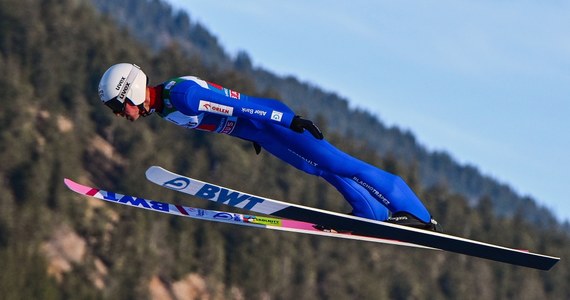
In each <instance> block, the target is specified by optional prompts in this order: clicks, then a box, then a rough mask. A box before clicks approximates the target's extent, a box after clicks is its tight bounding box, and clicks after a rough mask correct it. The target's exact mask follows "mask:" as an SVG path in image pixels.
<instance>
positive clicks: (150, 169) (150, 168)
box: [145, 166, 164, 178]
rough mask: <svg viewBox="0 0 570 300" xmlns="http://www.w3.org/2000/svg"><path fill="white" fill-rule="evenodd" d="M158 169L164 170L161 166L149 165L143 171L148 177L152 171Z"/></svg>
mask: <svg viewBox="0 0 570 300" xmlns="http://www.w3.org/2000/svg"><path fill="white" fill-rule="evenodd" d="M158 170H164V169H163V168H162V167H159V166H150V167H149V168H148V169H146V172H145V175H146V178H149V177H150V176H151V174H152V173H153V172H155V171H158Z"/></svg>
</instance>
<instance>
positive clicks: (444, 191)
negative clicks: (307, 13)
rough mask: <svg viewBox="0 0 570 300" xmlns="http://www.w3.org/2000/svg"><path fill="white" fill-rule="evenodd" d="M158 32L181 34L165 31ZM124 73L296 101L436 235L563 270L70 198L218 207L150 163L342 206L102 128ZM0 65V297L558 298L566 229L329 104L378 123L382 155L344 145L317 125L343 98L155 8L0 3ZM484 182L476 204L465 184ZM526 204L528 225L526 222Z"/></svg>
mask: <svg viewBox="0 0 570 300" xmlns="http://www.w3.org/2000/svg"><path fill="white" fill-rule="evenodd" d="M111 2H115V3H117V5H119V6H122V7H124V8H129V7H130V6H129V5H135V6H134V7H136V14H134V15H140V16H145V17H146V18H147V19H146V20H147V24H148V23H150V24H151V25H150V26H151V27H154V28H155V29H156V30H163V32H166V33H168V32H170V35H169V34H166V33H164V34H157V32H149V31H145V30H142V31H140V32H141V33H144V36H140V35H135V34H131V32H130V31H129V25H128V24H124V23H121V22H119V21H115V17H113V16H112V15H111V14H110V11H113V12H115V13H117V12H120V11H121V10H119V9H112V6H109V5H110V4H109V3H111ZM105 5H107V6H105ZM105 7H107V10H105V9H103V8H105ZM136 20H137V19H136V18H133V19H132V21H136ZM138 22H142V21H141V19H138ZM141 26H142V25H141ZM173 28H186V29H185V31H184V30H182V31H181V33H178V36H174V35H173V34H172V32H174V31H173ZM151 37H155V38H157V37H159V39H160V40H161V42H163V43H162V44H161V45H162V46H158V43H157V44H156V45H157V47H149V46H148V40H146V41H145V38H146V39H148V38H151ZM184 39H185V40H184ZM179 40H180V41H179ZM208 47H210V48H212V47H213V48H216V49H218V50H217V51H205V50H204V49H207V48H208ZM122 61H129V62H136V63H137V64H138V65H140V66H141V67H142V68H143V70H145V72H146V73H147V74H148V75H149V77H150V79H151V83H152V84H158V83H160V82H161V81H163V80H166V79H168V78H170V77H173V76H178V75H195V76H199V77H201V78H204V79H207V80H208V81H212V82H216V83H218V84H220V85H223V86H226V87H228V88H231V89H233V90H237V91H240V92H242V93H244V94H249V95H256V96H260V97H272V98H278V99H282V100H283V101H285V102H287V103H288V104H290V105H291V106H292V107H294V108H295V109H296V110H298V111H303V112H307V113H308V112H309V111H312V110H313V109H311V107H310V106H306V107H303V106H301V105H300V104H299V103H297V102H295V101H298V99H299V98H303V100H304V102H303V103H305V105H315V107H319V109H318V111H319V112H320V114H318V115H310V113H309V115H310V116H311V117H313V118H314V119H315V120H316V121H317V122H318V124H319V125H320V127H321V129H323V131H324V132H325V135H326V137H327V139H328V140H329V141H330V142H331V143H333V144H335V145H337V146H339V148H341V149H342V150H344V151H346V152H348V153H350V154H352V155H355V156H358V157H359V158H361V159H363V160H365V161H367V162H370V163H371V164H374V165H377V166H379V167H381V168H383V169H384V170H387V171H389V172H392V173H396V174H399V175H400V176H402V177H403V178H404V179H405V180H406V182H408V184H409V185H410V186H411V187H412V188H413V189H414V191H416V193H417V194H418V196H419V197H420V198H421V199H422V200H423V201H424V203H426V206H428V207H429V208H430V210H431V211H432V212H433V214H434V215H436V216H437V217H438V218H437V219H438V221H440V222H441V223H442V224H444V226H445V229H446V231H447V232H448V233H450V234H455V235H460V236H463V237H467V238H473V239H477V240H482V241H487V242H492V243H498V244H501V245H505V246H510V247H514V248H522V249H530V250H532V251H536V252H541V253H547V254H551V255H556V256H560V257H562V262H560V263H559V264H558V265H557V266H555V267H554V268H553V269H552V270H550V271H548V272H544V271H536V270H530V269H526V268H520V267H513V266H509V265H505V264H499V263H494V262H490V261H486V260H482V259H477V258H470V257H466V256H461V255H455V254H447V253H440V252H430V251H423V250H417V249H406V248H398V247H395V246H388V245H376V244H370V243H364V242H356V241H341V240H337V239H329V238H324V237H311V236H305V235H300V234H293V233H280V232H267V231H263V230H260V229H255V228H236V227H234V226H232V225H226V224H214V223H209V222H204V221H198V220H188V219H183V218H177V217H171V216H165V215H160V214H156V213H152V212H146V211H140V210H135V209H132V208H129V207H123V206H119V205H113V204H108V203H102V204H101V203H97V202H95V200H90V199H87V198H85V197H81V196H78V195H75V194H73V193H72V192H70V191H69V190H67V189H66V188H65V186H64V184H63V178H65V177H68V178H72V179H75V180H77V181H79V182H81V183H84V184H89V185H92V186H97V187H100V188H103V189H108V190H114V191H117V192H121V193H125V194H130V195H135V196H142V197H145V198H150V199H156V200H160V201H164V202H171V203H181V204H185V205H191V206H200V207H204V208H211V209H218V210H219V209H223V208H221V207H218V206H216V205H215V204H208V203H203V202H204V201H201V200H199V199H193V198H191V197H185V196H183V195H181V194H177V193H175V192H172V191H166V190H163V189H160V188H158V187H156V186H154V185H152V184H150V183H148V182H147V181H146V180H145V177H144V171H145V170H146V168H147V167H148V166H151V165H160V166H163V167H165V168H169V169H171V170H173V171H176V172H179V173H182V174H187V175H189V176H192V177H195V178H200V179H202V180H205V181H210V182H214V183H218V184H222V185H224V186H227V187H230V188H234V189H238V190H242V191H247V192H250V193H254V194H258V195H264V196H267V197H271V198H275V199H280V200H284V201H290V202H293V203H299V204H303V205H308V206H314V207H319V208H323V209H328V210H333V211H338V212H348V211H349V207H348V205H347V204H346V203H345V201H344V200H343V199H342V197H341V195H340V194H338V192H337V191H336V190H334V189H333V188H332V187H330V186H329V185H328V184H326V183H325V182H324V181H323V180H321V179H319V178H316V177H312V176H309V175H306V174H303V173H301V172H300V171H298V170H296V169H294V168H291V167H290V166H288V165H285V164H284V163H282V162H280V161H279V160H277V159H275V158H273V157H272V156H270V155H268V154H267V153H264V152H262V154H261V155H259V156H258V155H256V154H255V152H254V150H253V149H252V147H251V144H250V143H248V142H244V141H239V140H236V139H233V138H230V137H228V136H222V135H214V134H208V133H203V132H197V131H191V130H184V129H182V128H179V127H176V126H174V125H172V124H169V123H167V122H164V121H162V120H161V119H160V118H158V117H156V116H150V117H148V118H145V119H142V120H139V121H137V122H135V123H130V122H127V121H126V120H124V119H121V118H118V117H116V116H114V115H113V114H112V113H110V112H109V111H108V109H107V108H106V107H105V106H104V105H101V103H100V100H99V99H98V97H97V85H98V82H99V78H100V76H101V74H102V73H103V72H104V71H105V70H106V69H107V68H108V67H109V66H110V65H112V64H114V63H116V62H122ZM224 62H225V64H224ZM0 68H1V70H2V72H0V93H1V95H2V100H1V101H2V103H3V105H2V108H3V109H2V110H0V124H1V125H0V126H1V131H0V148H1V151H0V153H1V154H0V162H1V163H0V175H1V177H0V178H1V184H2V188H3V193H2V196H1V197H0V201H1V207H2V209H0V265H1V266H2V267H3V272H2V275H1V276H0V295H2V297H3V298H4V299H67V298H71V299H101V298H104V299H107V298H109V299H131V298H136V299H147V298H154V299H188V298H190V299H191V298H200V299H205V298H208V299H244V298H246V297H247V298H255V299H258V298H261V299H291V298H297V299H316V298H317V299H333V298H334V299H457V298H462V299H475V298H477V299H570V288H569V287H568V285H567V283H568V282H570V267H569V265H568V264H567V263H566V262H565V260H566V259H567V258H568V257H570V255H569V254H570V246H569V245H570V243H569V241H570V237H569V234H568V227H567V224H559V223H558V222H556V221H555V220H554V218H552V214H550V213H549V212H547V211H546V212H545V211H544V209H543V208H540V207H539V206H538V205H537V204H536V203H535V202H534V201H533V200H532V199H528V198H525V197H520V196H518V195H516V193H514V192H513V191H512V190H511V189H510V188H509V187H508V186H505V185H503V184H500V183H497V182H493V180H492V179H490V178H486V177H484V176H481V175H480V174H477V170H476V169H475V168H473V167H469V166H458V165H457V164H456V163H454V162H453V160H452V159H451V158H450V157H449V155H447V154H445V153H428V152H427V151H426V150H424V149H422V148H421V147H419V146H418V145H417V143H416V142H415V139H414V137H413V134H412V133H409V132H403V131H401V130H399V129H398V128H387V127H386V126H384V125H382V124H381V122H379V121H378V120H376V119H375V118H374V117H373V116H372V115H370V114H368V113H366V112H363V111H350V110H348V109H347V108H346V107H345V110H344V111H345V112H344V113H342V115H343V117H342V119H344V120H349V119H350V118H352V117H353V116H354V114H356V115H358V116H361V117H360V119H361V120H363V121H370V122H376V125H375V126H377V128H378V130H383V133H385V134H384V135H381V136H382V139H386V140H385V141H386V143H385V144H384V145H385V146H384V148H380V149H379V148H378V147H376V146H375V145H374V144H373V143H372V142H370V141H367V140H363V139H361V136H358V135H357V134H350V132H349V129H348V127H346V126H344V127H343V125H342V122H340V123H339V124H332V123H331V122H330V121H328V120H330V110H327V109H325V107H324V106H327V107H329V108H334V109H336V110H337V113H338V111H339V109H340V108H342V107H343V106H346V100H344V101H343V100H342V99H340V98H339V96H338V95H334V94H331V93H327V92H324V91H322V90H320V89H318V88H317V87H316V86H312V85H309V84H306V83H302V82H299V80H297V79H295V78H280V79H279V78H277V77H276V76H274V75H271V74H270V73H269V72H267V71H264V70H261V69H257V68H255V67H253V66H252V65H251V62H250V59H249V58H248V57H247V55H246V54H241V55H239V56H238V57H236V58H234V59H232V58H230V57H228V56H227V55H226V54H225V53H224V51H223V49H222V48H220V46H219V45H218V43H217V42H216V39H215V37H213V36H212V35H211V34H209V33H208V31H207V29H206V28H204V27H203V26H201V25H199V24H197V23H193V22H192V21H191V19H190V17H189V16H188V15H185V14H181V13H177V12H175V11H173V9H172V8H170V7H169V6H168V5H167V4H166V3H164V2H162V1H158V0H145V1H127V0H125V1H101V0H93V1H87V0H58V1H56V0H0ZM278 79H279V80H280V81H275V80H278ZM286 91H288V93H285V92H286ZM303 91H304V92H303ZM295 99H297V100H295ZM307 103H309V104H307ZM351 114H353V115H351ZM386 145H388V146H386ZM463 172H465V173H463ZM465 174H468V175H473V176H474V177H469V176H467V175H465ZM477 176H479V177H477ZM442 178H444V179H445V180H442ZM458 181H464V182H463V183H462V184H459V183H457V182H458ZM483 185H484V186H485V188H484V190H486V191H488V192H485V193H481V194H476V193H472V192H470V190H469V189H467V188H465V186H471V187H474V189H477V188H481V187H482V186H483ZM461 186H463V188H462V187H461ZM490 191H494V192H493V193H491V192H490ZM510 200H512V202H510ZM506 208H509V209H508V210H507V209H506ZM527 209H534V210H536V211H537V212H536V214H535V215H534V216H536V217H535V218H528V217H527V216H528V215H529V214H528V211H526V210H527ZM239 212H243V211H239ZM540 213H545V214H546V217H545V218H540V217H539V216H541V214H540ZM542 216H544V214H543V215H542ZM184 297H186V298H184Z"/></svg>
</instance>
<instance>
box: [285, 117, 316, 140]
mask: <svg viewBox="0 0 570 300" xmlns="http://www.w3.org/2000/svg"><path fill="white" fill-rule="evenodd" d="M289 128H291V129H292V130H293V131H295V132H299V133H303V132H304V131H305V129H306V130H308V131H309V132H310V133H311V134H312V135H313V136H314V137H315V138H316V139H319V140H322V139H323V137H324V136H323V133H322V132H321V130H320V129H319V127H317V125H315V124H314V123H313V122H312V121H310V120H306V119H303V118H301V116H295V118H293V122H291V126H290V127H289Z"/></svg>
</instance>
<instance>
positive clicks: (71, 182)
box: [63, 178, 75, 188]
mask: <svg viewBox="0 0 570 300" xmlns="http://www.w3.org/2000/svg"><path fill="white" fill-rule="evenodd" d="M63 183H65V185H66V186H67V187H68V188H71V186H72V185H73V184H74V183H75V182H74V181H73V180H71V179H69V178H63Z"/></svg>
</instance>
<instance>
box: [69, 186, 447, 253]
mask: <svg viewBox="0 0 570 300" xmlns="http://www.w3.org/2000/svg"><path fill="white" fill-rule="evenodd" d="M64 183H65V185H66V186H67V187H68V188H69V189H70V190H72V191H74V192H76V193H78V194H81V195H84V196H90V197H94V198H97V199H100V200H104V201H108V202H113V203H118V204H122V205H127V206H131V207H135V208H140V209H146V210H151V211H155V212H159V213H164V214H170V215H175V216H180V217H186V218H191V219H198V220H207V221H213V222H221V223H229V224H235V225H241V226H249V227H257V228H264V229H271V230H279V231H286V232H296V233H304V234H311V235H318V236H328V237H336V238H342V239H349V240H358V241H366V242H373V243H382V244H389V245H397V246H407V247H416V248H426V249H432V250H438V249H433V248H430V247H425V246H421V245H415V244H411V243H406V242H400V241H395V240H387V239H381V238H376V237H367V236H359V235H354V234H351V233H340V232H328V231H321V230H318V229H315V227H314V226H315V224H311V223H307V222H300V221H295V220H287V219H281V218H274V217H265V216H255V215H246V214H238V213H230V212H225V211H216V210H208V209H202V208H194V207H190V206H182V205H175V204H170V203H166V202H161V201H154V200H150V199H145V198H140V197H135V196H129V195H122V194H118V193H115V192H110V191H106V190H102V189H98V188H93V187H89V186H85V185H82V184H79V183H77V182H75V181H73V180H71V179H67V178H65V179H64Z"/></svg>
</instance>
